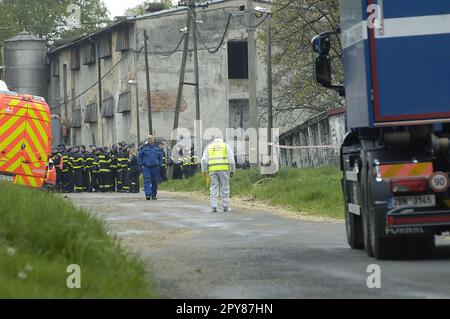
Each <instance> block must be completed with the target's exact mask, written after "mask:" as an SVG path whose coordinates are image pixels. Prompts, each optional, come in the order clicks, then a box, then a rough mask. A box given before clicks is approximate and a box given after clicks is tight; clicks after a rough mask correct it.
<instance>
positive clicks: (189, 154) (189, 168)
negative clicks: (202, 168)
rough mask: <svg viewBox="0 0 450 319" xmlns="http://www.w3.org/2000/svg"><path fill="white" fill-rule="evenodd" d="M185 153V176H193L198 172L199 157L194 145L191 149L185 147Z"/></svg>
mask: <svg viewBox="0 0 450 319" xmlns="http://www.w3.org/2000/svg"><path fill="white" fill-rule="evenodd" d="M183 153H184V158H183V175H184V177H185V178H191V177H192V176H194V175H195V173H196V172H197V166H198V157H197V156H196V155H195V152H194V146H193V145H192V147H191V149H185V150H184V152H183Z"/></svg>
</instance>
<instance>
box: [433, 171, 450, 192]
mask: <svg viewBox="0 0 450 319" xmlns="http://www.w3.org/2000/svg"><path fill="white" fill-rule="evenodd" d="M449 185H450V180H449V178H448V175H447V174H446V173H444V172H435V173H434V174H433V175H431V176H430V187H431V188H432V189H433V190H434V191H435V192H445V191H446V190H447V189H448V187H449Z"/></svg>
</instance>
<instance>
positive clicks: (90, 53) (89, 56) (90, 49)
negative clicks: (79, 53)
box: [83, 43, 95, 65]
mask: <svg viewBox="0 0 450 319" xmlns="http://www.w3.org/2000/svg"><path fill="white" fill-rule="evenodd" d="M89 64H95V45H94V44H93V43H88V44H86V45H85V46H83V65H89Z"/></svg>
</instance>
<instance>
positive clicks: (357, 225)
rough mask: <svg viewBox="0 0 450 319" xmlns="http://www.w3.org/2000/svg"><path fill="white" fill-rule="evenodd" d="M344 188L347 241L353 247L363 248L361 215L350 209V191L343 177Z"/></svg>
mask: <svg viewBox="0 0 450 319" xmlns="http://www.w3.org/2000/svg"><path fill="white" fill-rule="evenodd" d="M342 189H343V191H344V199H345V200H344V205H345V206H344V211H345V227H346V230H347V242H348V244H349V246H350V247H351V248H352V249H363V248H364V238H363V230H362V222H361V216H358V215H355V214H352V213H350V212H349V211H348V203H349V202H350V194H349V192H348V187H347V182H346V181H345V179H342Z"/></svg>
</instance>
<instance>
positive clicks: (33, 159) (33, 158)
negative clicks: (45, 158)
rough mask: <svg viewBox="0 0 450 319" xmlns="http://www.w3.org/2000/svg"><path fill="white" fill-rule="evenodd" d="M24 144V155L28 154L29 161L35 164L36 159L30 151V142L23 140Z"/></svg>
mask: <svg viewBox="0 0 450 319" xmlns="http://www.w3.org/2000/svg"><path fill="white" fill-rule="evenodd" d="M24 144H25V146H26V148H25V152H26V153H27V154H28V156H29V157H30V160H31V161H32V162H37V161H38V159H37V157H36V154H34V152H33V150H32V149H31V145H30V142H29V141H28V140H27V139H25V141H24Z"/></svg>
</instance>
